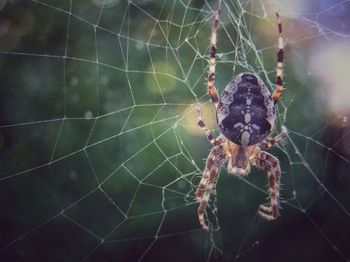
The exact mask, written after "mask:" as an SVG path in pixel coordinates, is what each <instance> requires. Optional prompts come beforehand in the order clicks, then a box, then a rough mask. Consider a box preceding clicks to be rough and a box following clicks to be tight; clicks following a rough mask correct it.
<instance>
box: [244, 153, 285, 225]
mask: <svg viewBox="0 0 350 262" xmlns="http://www.w3.org/2000/svg"><path fill="white" fill-rule="evenodd" d="M251 161H252V163H253V164H254V165H256V166H257V167H259V168H261V169H262V170H265V171H267V176H268V185H269V196H270V206H265V205H260V206H259V212H258V213H259V215H260V216H261V217H262V218H264V219H266V220H272V219H276V218H277V217H279V215H280V214H279V210H278V208H279V188H280V180H281V168H280V164H279V161H278V159H277V158H276V157H274V156H273V155H271V154H269V153H267V152H265V151H258V152H257V153H256V155H255V157H254V158H253V159H252V160H251Z"/></svg>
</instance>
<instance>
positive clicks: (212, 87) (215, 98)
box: [208, 9, 221, 107]
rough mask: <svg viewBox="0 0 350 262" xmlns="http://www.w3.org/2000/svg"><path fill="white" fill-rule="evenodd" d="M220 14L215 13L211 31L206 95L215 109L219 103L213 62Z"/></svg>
mask: <svg viewBox="0 0 350 262" xmlns="http://www.w3.org/2000/svg"><path fill="white" fill-rule="evenodd" d="M220 12H221V10H220V9H218V10H217V11H216V15H215V21H214V25H213V30H212V32H211V40H210V58H209V74H208V93H209V94H210V96H211V101H212V102H213V103H214V105H215V107H217V106H218V103H219V96H218V93H217V91H216V88H215V62H216V60H215V56H216V31H217V29H218V26H219V18H220Z"/></svg>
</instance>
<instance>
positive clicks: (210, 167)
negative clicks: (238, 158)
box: [196, 146, 225, 230]
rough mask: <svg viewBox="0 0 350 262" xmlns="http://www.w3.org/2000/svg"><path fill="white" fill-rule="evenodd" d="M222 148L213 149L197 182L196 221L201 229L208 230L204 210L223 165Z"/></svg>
mask: <svg viewBox="0 0 350 262" xmlns="http://www.w3.org/2000/svg"><path fill="white" fill-rule="evenodd" d="M222 150H223V149H222V147H221V146H218V147H213V148H212V149H211V152H210V154H209V156H208V158H207V162H206V165H205V168H204V172H203V176H202V179H201V181H200V182H199V185H198V188H197V191H196V199H197V201H198V202H199V207H198V219H199V223H200V224H201V226H202V228H203V229H206V230H208V225H207V224H206V223H205V218H204V214H205V209H206V208H207V205H208V201H209V197H210V194H211V192H212V190H213V188H214V187H215V185H216V182H217V180H218V175H219V172H220V168H221V166H222V165H223V164H224V161H225V155H224V154H223V152H222Z"/></svg>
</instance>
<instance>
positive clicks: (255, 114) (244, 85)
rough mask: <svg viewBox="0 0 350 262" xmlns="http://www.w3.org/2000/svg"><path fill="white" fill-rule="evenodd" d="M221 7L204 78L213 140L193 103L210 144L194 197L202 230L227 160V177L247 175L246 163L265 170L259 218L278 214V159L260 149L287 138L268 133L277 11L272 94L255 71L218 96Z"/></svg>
mask: <svg viewBox="0 0 350 262" xmlns="http://www.w3.org/2000/svg"><path fill="white" fill-rule="evenodd" d="M219 18H220V8H219V9H218V10H217V12H216V15H215V20H214V25H213V28H212V33H211V43H210V45H211V47H210V59H209V74H208V83H207V84H208V93H209V94H210V96H211V101H212V103H213V104H214V106H215V108H216V122H217V126H218V129H219V130H220V132H221V134H220V135H219V137H218V138H215V137H214V136H213V134H212V133H211V132H210V131H209V129H208V128H207V127H206V125H205V123H204V119H203V117H202V112H201V108H200V104H199V103H198V102H197V105H196V114H197V118H198V125H199V127H200V128H201V129H202V130H203V131H204V133H205V134H206V136H207V138H208V140H209V142H210V143H211V145H212V146H213V147H212V149H211V151H210V153H209V156H208V158H207V160H206V164H205V168H204V171H203V175H202V178H201V181H200V182H199V185H198V188H197V191H196V199H197V201H198V202H199V208H198V218H199V222H200V224H201V226H202V228H203V229H208V225H207V224H206V222H205V217H204V215H205V210H206V207H207V205H208V201H209V197H210V195H211V193H212V190H213V188H214V187H215V185H216V183H217V180H218V175H219V172H220V168H221V167H222V166H223V165H224V164H225V163H226V162H227V171H228V173H229V174H236V175H239V176H244V175H247V174H248V173H249V172H250V164H252V165H254V166H256V167H258V168H260V169H262V170H264V171H266V172H267V176H268V188H269V189H268V191H269V198H270V205H264V204H261V205H260V206H259V210H258V214H259V215H260V216H261V217H262V218H264V219H266V220H273V219H276V218H277V217H279V216H280V213H279V187H280V179H281V168H280V165H279V161H278V159H277V158H276V157H275V156H273V155H271V154H269V153H268V152H266V151H264V150H266V149H268V148H269V147H271V146H273V145H275V144H277V143H279V142H280V141H281V140H283V139H284V138H285V137H286V130H285V128H283V127H282V131H281V133H280V134H278V135H277V136H275V137H274V138H272V137H270V136H269V135H270V134H271V133H272V131H273V130H274V128H275V120H276V108H275V105H276V104H277V103H278V101H279V100H280V97H281V94H282V91H283V81H282V74H283V60H284V49H283V45H284V43H283V38H282V23H281V19H280V16H279V14H278V13H276V18H277V25H278V34H279V37H278V52H277V70H276V87H275V90H274V93H273V94H272V95H271V94H270V92H269V90H268V88H267V87H266V85H265V84H264V82H263V81H262V80H261V79H260V77H259V76H257V75H256V74H253V73H241V74H239V75H238V76H236V77H234V78H233V79H232V80H231V81H230V82H229V84H228V85H227V86H226V87H225V90H224V91H223V93H222V95H221V97H219V95H218V94H217V91H216V88H215V56H216V39H217V37H216V31H217V28H218V25H219Z"/></svg>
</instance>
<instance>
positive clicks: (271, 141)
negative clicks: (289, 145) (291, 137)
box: [259, 127, 287, 150]
mask: <svg viewBox="0 0 350 262" xmlns="http://www.w3.org/2000/svg"><path fill="white" fill-rule="evenodd" d="M286 138H287V129H286V128H284V127H282V131H281V133H279V134H278V135H277V136H275V137H273V138H266V139H265V140H264V141H262V142H261V143H260V144H259V147H260V149H261V150H267V149H269V148H270V147H272V146H274V145H276V144H279V143H280V142H281V141H283V140H284V139H286Z"/></svg>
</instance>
